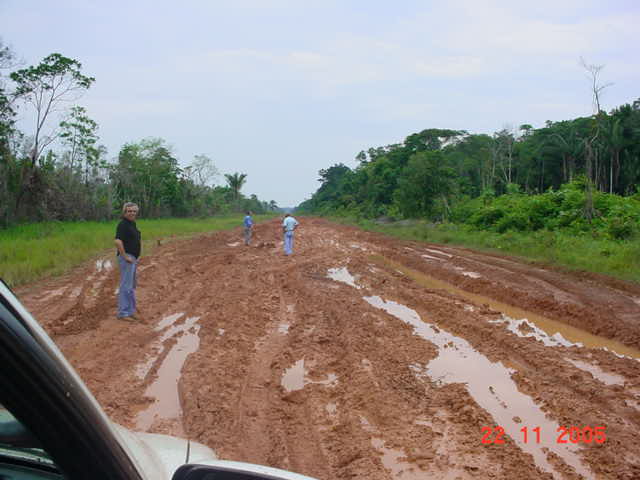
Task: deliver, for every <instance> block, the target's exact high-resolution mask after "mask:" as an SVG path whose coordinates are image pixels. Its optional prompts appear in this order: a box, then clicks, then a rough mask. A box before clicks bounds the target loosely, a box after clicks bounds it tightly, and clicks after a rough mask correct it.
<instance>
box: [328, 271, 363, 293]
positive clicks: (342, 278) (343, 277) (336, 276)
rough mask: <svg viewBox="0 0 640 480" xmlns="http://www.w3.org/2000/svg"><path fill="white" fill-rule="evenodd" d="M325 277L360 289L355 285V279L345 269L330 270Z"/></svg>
mask: <svg viewBox="0 0 640 480" xmlns="http://www.w3.org/2000/svg"><path fill="white" fill-rule="evenodd" d="M327 277H329V278H330V279H332V280H335V281H336V282H342V283H346V284H347V285H351V286H352V287H355V288H360V287H359V286H358V285H356V279H355V278H354V276H353V275H351V274H350V273H349V270H347V268H346V267H340V268H330V269H329V270H328V271H327Z"/></svg>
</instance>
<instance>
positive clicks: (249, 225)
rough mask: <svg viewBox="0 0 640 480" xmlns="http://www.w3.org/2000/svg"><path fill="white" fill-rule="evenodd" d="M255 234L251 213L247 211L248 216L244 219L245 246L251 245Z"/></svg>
mask: <svg viewBox="0 0 640 480" xmlns="http://www.w3.org/2000/svg"><path fill="white" fill-rule="evenodd" d="M252 233H253V218H251V211H247V216H246V217H244V244H245V245H249V244H250V243H251V234H252Z"/></svg>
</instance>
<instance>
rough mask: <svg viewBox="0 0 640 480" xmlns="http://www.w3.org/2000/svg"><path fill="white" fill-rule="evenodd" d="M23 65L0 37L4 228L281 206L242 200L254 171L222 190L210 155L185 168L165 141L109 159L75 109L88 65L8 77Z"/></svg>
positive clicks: (231, 179) (53, 58)
mask: <svg viewBox="0 0 640 480" xmlns="http://www.w3.org/2000/svg"><path fill="white" fill-rule="evenodd" d="M17 66H18V62H17V61H16V60H15V54H14V52H13V51H12V50H11V49H10V48H9V47H7V46H6V45H3V44H2V41H1V40H0V228H7V227H9V226H11V225H15V224H20V223H28V222H41V221H65V220H72V221H73V220H108V219H113V218H114V217H117V216H119V214H120V208H121V206H122V204H123V203H124V202H129V201H131V202H135V203H137V204H138V205H139V206H140V209H141V214H142V216H143V217H146V218H159V217H169V216H172V217H192V216H210V215H214V214H225V213H233V212H239V211H244V210H252V211H253V212H255V213H258V214H259V213H264V212H267V211H274V210H276V209H277V208H278V207H277V205H276V203H275V202H274V201H271V202H265V201H261V200H259V199H258V198H257V197H256V196H255V195H251V196H249V197H245V196H244V195H243V194H242V193H241V188H242V186H243V184H244V182H245V180H246V174H241V173H234V174H233V175H225V177H226V181H227V185H216V179H217V178H218V177H219V176H220V175H219V172H218V169H217V168H216V167H215V165H214V163H213V161H212V160H211V159H210V158H209V157H207V156H206V155H196V156H195V157H194V159H193V160H192V161H191V163H190V164H189V165H188V166H186V167H183V166H181V165H183V163H182V162H180V161H179V159H178V158H177V157H176V155H175V153H174V152H173V151H172V148H171V146H170V145H169V144H168V143H167V142H166V141H165V140H163V139H160V138H147V139H142V140H140V141H138V142H133V143H127V144H125V145H123V146H122V148H121V149H120V151H119V153H118V155H117V157H116V158H109V156H108V152H107V150H106V148H105V147H104V146H102V145H100V143H99V140H100V139H99V136H98V130H99V126H98V124H97V123H96V122H95V121H94V120H93V119H91V118H90V117H89V115H88V113H87V111H86V110H85V109H84V108H83V107H81V106H78V105H75V106H74V103H75V102H76V101H77V100H79V98H80V97H81V96H82V94H83V93H84V92H86V91H87V90H88V89H89V88H91V86H92V84H93V83H94V82H95V79H94V78H93V77H90V76H87V75H85V74H84V73H82V64H81V63H80V62H78V61H77V60H74V59H71V58H67V57H65V56H63V55H61V54H59V53H53V54H51V55H48V56H47V57H46V58H44V59H43V60H42V61H41V62H40V63H39V64H38V65H35V66H29V67H26V68H21V69H17V70H14V71H12V72H11V73H9V74H7V71H9V70H11V69H14V68H16V67H17ZM18 109H20V110H21V112H22V115H23V116H24V117H25V118H26V121H27V124H28V125H30V127H29V128H28V131H26V132H23V131H20V130H19V129H18V128H17V126H16V118H17V111H18ZM238 179H241V181H238Z"/></svg>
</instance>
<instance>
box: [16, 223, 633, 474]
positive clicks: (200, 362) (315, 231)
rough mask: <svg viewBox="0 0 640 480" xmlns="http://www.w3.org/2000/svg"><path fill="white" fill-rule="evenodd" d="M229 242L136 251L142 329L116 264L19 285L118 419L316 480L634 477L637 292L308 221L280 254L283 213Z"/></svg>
mask: <svg viewBox="0 0 640 480" xmlns="http://www.w3.org/2000/svg"><path fill="white" fill-rule="evenodd" d="M143 233H144V232H143ZM240 236H241V234H240V230H239V229H238V230H237V231H233V232H220V233H215V234H210V235H202V236H198V237H194V238H191V239H189V240H182V241H175V242H167V243H166V244H164V245H162V246H160V247H158V248H157V249H156V250H155V252H154V254H153V255H152V256H148V257H143V259H142V262H141V265H140V272H139V277H138V278H139V281H138V303H139V305H140V308H141V310H142V312H141V313H142V316H143V318H144V319H145V323H140V324H134V323H127V322H124V321H121V320H117V319H116V318H115V292H116V289H117V282H118V278H117V269H116V268H114V266H116V265H115V260H114V259H111V258H106V257H105V258H103V259H100V260H99V261H98V262H96V263H91V264H88V265H85V266H83V267H82V268H79V269H77V270H75V271H73V272H71V273H69V274H68V275H66V276H63V277H59V278H56V279H53V280H49V281H45V282H39V283H38V284H35V285H31V286H28V287H24V288H21V289H20V290H19V291H18V294H19V296H20V297H21V299H22V300H23V302H24V303H25V304H26V305H27V307H28V308H29V309H30V311H31V312H32V313H33V314H34V315H35V317H36V318H37V319H39V321H40V322H41V323H42V324H43V326H44V327H45V328H46V329H47V330H48V331H49V333H50V334H51V335H52V336H53V338H54V340H55V341H56V342H57V343H58V345H59V346H60V347H61V348H62V350H63V352H64V353H65V355H66V356H67V358H68V359H69V360H70V362H71V363H72V364H73V365H74V367H75V368H76V369H77V371H78V372H79V374H80V375H81V377H82V378H83V379H84V380H85V382H86V383H87V384H88V386H89V388H90V389H91V390H92V391H93V392H94V394H95V395H96V397H97V399H98V401H99V402H100V404H101V405H102V406H103V407H104V408H105V410H106V411H107V413H108V414H109V415H110V416H111V418H112V419H113V420H115V421H117V422H119V423H121V424H123V425H125V426H127V427H129V428H132V429H140V430H148V431H153V432H159V433H169V434H173V435H180V436H188V437H189V438H192V439H195V440H198V441H200V442H202V443H205V444H207V445H209V446H211V447H212V448H214V449H215V450H216V452H217V454H218V455H219V456H220V457H221V458H225V459H234V460H241V461H247V462H253V463H261V464H266V465H271V466H275V467H279V468H284V469H289V470H293V471H296V472H299V473H304V474H307V475H310V476H313V477H317V478H319V479H323V480H324V479H326V480H329V479H347V478H349V479H351V478H358V479H374V480H375V479H395V478H398V479H403V480H406V479H456V478H460V479H471V478H481V477H482V478H487V477H488V478H496V479H498V478H504V479H513V478H518V479H538V478H561V479H573V478H580V477H581V476H582V477H586V478H602V479H633V478H640V436H639V435H638V431H639V427H640V362H638V361H637V360H635V359H632V358H628V357H633V356H634V355H635V354H636V353H637V352H638V349H639V348H640V288H638V287H636V286H633V285H627V284H624V283H622V282H615V281H610V280H607V279H603V278H601V277H596V276H590V275H576V274H567V273H562V272H559V271H555V270H552V269H545V268H541V267H539V266H532V265H528V264H526V263H521V262H519V261H515V260H513V259H509V258H505V257H498V256H493V255H487V254H480V253H478V252H474V251H471V250H468V249H462V248H452V247H442V246H434V245H429V244H420V243H414V242H401V241H397V240H392V239H389V238H386V237H383V236H380V235H376V234H372V233H366V232H362V231H360V230H357V229H354V228H350V227H344V226H337V225H334V224H330V223H328V222H326V221H322V220H315V219H301V226H300V229H299V230H298V231H297V233H296V239H295V242H296V245H295V249H294V255H293V256H291V257H285V256H284V255H283V253H282V245H281V238H280V237H281V234H280V229H279V227H278V224H277V222H275V221H273V222H269V223H267V224H261V225H258V226H257V227H256V233H255V240H254V245H252V246H251V247H245V246H244V245H243V244H242V243H241V241H240ZM443 282H444V283H443ZM514 312H515V313H514ZM504 314H506V315H504ZM522 318H528V319H529V322H524V321H522V320H521V319H522ZM601 346H606V347H607V348H608V349H609V350H608V351H607V350H604V349H602V348H597V347H601ZM588 347H592V348H588ZM612 350H613V351H612ZM615 352H617V353H618V354H620V355H622V356H619V355H616V353H615ZM637 354H638V355H640V353H637ZM176 382H177V383H176ZM176 385H177V386H176ZM498 425H499V426H501V427H503V428H504V430H505V435H504V436H500V432H499V431H497V430H496V429H495V427H496V426H498ZM484 427H486V428H484ZM489 427H490V428H491V431H490V432H489V430H488V428H489ZM525 427H526V432H527V435H528V438H527V441H526V442H525V441H524V438H523V436H524V431H523V429H525ZM536 427H540V429H539V430H538V432H539V433H538V434H539V435H540V437H541V438H540V443H537V438H536V435H537V434H536V432H535V430H534V429H536ZM559 427H566V428H567V430H568V433H567V434H566V436H562V430H560V432H558V431H556V430H557V429H558V428H559ZM571 427H575V428H574V430H571ZM595 427H605V429H604V431H605V435H606V440H605V441H604V442H603V443H599V442H600V440H602V437H599V436H597V435H595ZM578 430H580V432H579V433H578ZM601 430H602V429H601ZM483 438H484V441H485V442H489V443H483ZM496 440H497V442H496ZM501 440H503V441H504V443H499V442H500V441H501ZM563 440H567V443H566V444H565V443H559V442H562V441H563ZM570 440H577V442H576V443H573V442H571V441H570ZM596 440H598V441H597V442H596Z"/></svg>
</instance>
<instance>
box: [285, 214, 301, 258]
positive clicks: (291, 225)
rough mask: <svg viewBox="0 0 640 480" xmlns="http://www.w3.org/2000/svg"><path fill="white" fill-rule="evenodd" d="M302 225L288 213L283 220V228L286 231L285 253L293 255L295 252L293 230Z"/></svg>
mask: <svg viewBox="0 0 640 480" xmlns="http://www.w3.org/2000/svg"><path fill="white" fill-rule="evenodd" d="M298 225H300V224H299V223H298V221H297V220H296V219H295V218H293V217H292V216H291V215H289V214H288V213H287V214H286V215H285V216H284V220H283V221H282V230H283V232H284V254H285V255H291V254H292V253H293V231H294V230H295V229H296V227H297V226H298Z"/></svg>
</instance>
